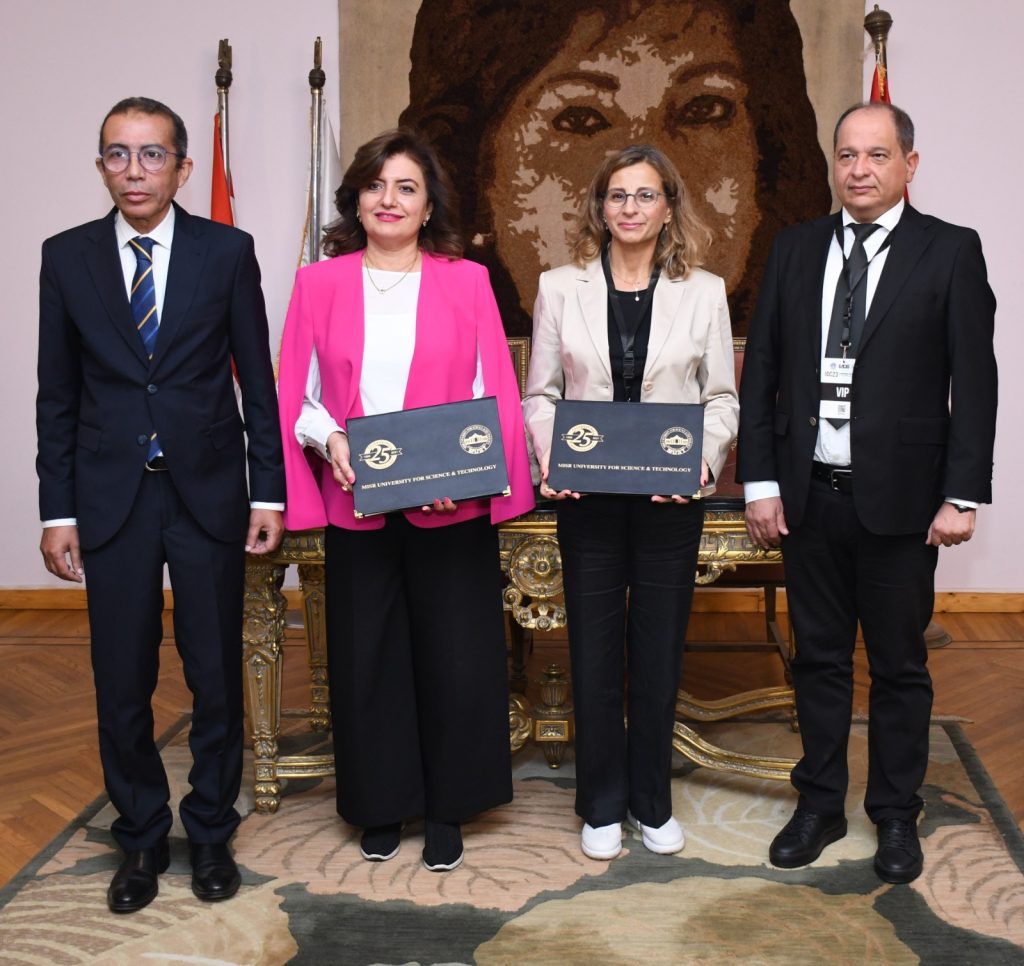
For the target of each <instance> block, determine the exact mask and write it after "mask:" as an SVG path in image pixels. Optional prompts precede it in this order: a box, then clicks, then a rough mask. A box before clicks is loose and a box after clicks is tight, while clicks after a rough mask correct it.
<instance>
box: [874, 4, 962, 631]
mask: <svg viewBox="0 0 1024 966" xmlns="http://www.w3.org/2000/svg"><path fill="white" fill-rule="evenodd" d="M864 29H865V30H866V31H867V32H868V36H870V37H871V42H872V43H873V44H874V46H875V73H874V79H873V80H872V83H871V100H872V101H876V100H877V101H882V102H884V103H886V104H888V103H890V95H889V65H888V63H887V61H886V57H885V48H886V44H887V42H888V40H889V31H890V30H892V17H891V16H890V15H889V13H888V11H886V10H879V9H878V4H877V3H876V4H875V9H874V10H872V11H871V13H869V14H867V15H866V16H865V17H864ZM903 197H904V200H906V201H907V202H909V201H910V193H909V192H908V191H907V189H904V190H903ZM952 639H953V638H952V637H951V636H950V634H949V632H948V631H947V630H946V629H945V628H944V627H943V626H942V625H941V624H940V623H939V622H938V621H935V620H932V621H929V622H928V626H927V627H926V628H925V631H924V642H925V645H926V646H927V647H928V649H929V650H934V649H935V648H937V647H945V646H946V645H947V644H948V643H949V642H950V641H951V640H952Z"/></svg>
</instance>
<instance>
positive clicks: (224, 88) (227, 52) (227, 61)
mask: <svg viewBox="0 0 1024 966" xmlns="http://www.w3.org/2000/svg"><path fill="white" fill-rule="evenodd" d="M217 63H218V64H219V67H218V68H217V73H216V74H215V75H214V80H215V81H216V83H217V114H218V115H219V117H220V152H221V157H222V158H223V159H224V179H225V181H226V182H227V184H228V192H229V197H230V191H231V180H230V174H229V172H230V171H231V162H230V158H229V157H228V90H229V88H230V87H231V81H232V79H233V78H232V75H231V44H229V43H228V41H227V38H226V37H225V38H224V39H223V40H221V42H220V45H219V46H218V49H217Z"/></svg>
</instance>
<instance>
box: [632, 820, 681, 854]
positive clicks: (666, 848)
mask: <svg viewBox="0 0 1024 966" xmlns="http://www.w3.org/2000/svg"><path fill="white" fill-rule="evenodd" d="M626 821H627V822H629V824H630V825H632V826H633V828H635V829H636V830H637V831H638V832H639V833H640V834H641V836H643V840H644V846H645V847H646V848H647V849H648V850H649V851H651V852H657V853H659V854H660V855H671V854H672V853H673V852H681V851H682V848H683V845H684V844H685V842H686V838H685V836H684V835H683V829H682V826H681V825H680V824H679V823H678V822H677V821H676V820H675V819H674V818H672V817H671V816H670V817H669V820H668V821H667V822H666V823H665V824H664V825H660V826H659V827H658V828H651V827H650V826H649V825H644V824H643V822H639V821H637V819H635V818H634V817H633V813H632V812H627V813H626Z"/></svg>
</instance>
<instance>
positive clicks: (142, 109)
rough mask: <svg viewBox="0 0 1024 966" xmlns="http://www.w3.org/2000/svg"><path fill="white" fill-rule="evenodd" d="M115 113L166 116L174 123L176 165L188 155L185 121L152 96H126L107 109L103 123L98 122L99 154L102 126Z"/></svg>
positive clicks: (101, 141)
mask: <svg viewBox="0 0 1024 966" xmlns="http://www.w3.org/2000/svg"><path fill="white" fill-rule="evenodd" d="M116 114H158V115H160V116H161V117H166V118H167V119H168V120H169V121H170V122H171V124H173V125H174V151H175V153H176V154H177V155H178V157H177V158H176V159H175V160H176V161H177V162H178V164H177V167H179V168H180V167H181V162H182V161H184V160H185V158H186V157H187V156H188V132H187V131H186V130H185V122H184V121H183V120H182V119H181V118H180V117H178V115H177V114H175V113H174V111H172V110H171V109H170V108H169V107H168V106H167V105H166V104H163V103H161V102H160V101H156V100H154V99H153V98H152V97H126V98H125V99H124V100H121V101H118V102H117V103H116V104H115V105H114V106H113V107H112V108H111V109H110V110H109V111H107V115H106V117H104V118H103V123H102V124H100V137H99V144H100V154H102V153H103V128H104V127H106V125H107V121H109V120H110V119H111V118H112V117H114V116H115V115H116Z"/></svg>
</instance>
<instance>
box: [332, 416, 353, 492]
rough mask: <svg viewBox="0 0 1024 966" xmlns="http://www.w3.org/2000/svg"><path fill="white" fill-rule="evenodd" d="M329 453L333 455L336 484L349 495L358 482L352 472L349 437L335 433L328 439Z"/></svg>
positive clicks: (333, 471)
mask: <svg viewBox="0 0 1024 966" xmlns="http://www.w3.org/2000/svg"><path fill="white" fill-rule="evenodd" d="M327 452H328V453H330V454H331V472H332V473H333V474H334V480H335V482H336V483H337V484H338V485H339V486H340V487H341V488H342V489H343V490H344V491H345V492H346V493H347V492H348V491H349V490H351V489H352V484H353V483H355V481H356V474H355V473H354V472H353V471H352V463H351V459H352V454H351V452H350V451H349V448H348V437H347V436H346V435H345V434H344V433H342V432H337V431H335V432H333V433H331V435H330V436H328V437H327Z"/></svg>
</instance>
